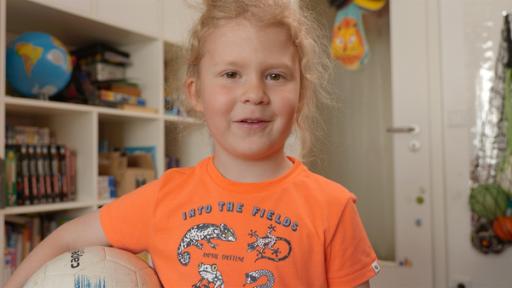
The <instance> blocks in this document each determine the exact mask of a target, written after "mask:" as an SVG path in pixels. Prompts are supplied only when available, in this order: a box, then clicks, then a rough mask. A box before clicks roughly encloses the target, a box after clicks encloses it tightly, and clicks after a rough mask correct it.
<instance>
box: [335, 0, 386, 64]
mask: <svg viewBox="0 0 512 288" xmlns="http://www.w3.org/2000/svg"><path fill="white" fill-rule="evenodd" d="M329 3H330V4H331V6H333V7H334V8H336V9H338V14H336V20H335V21H334V27H333V30H332V40H331V56H332V57H333V58H334V59H336V60H338V61H339V62H340V63H341V65H343V67H344V68H345V69H347V70H357V69H359V68H360V67H361V66H362V65H364V64H365V63H366V62H367V61H368V57H369V56H370V48H369V46H368V41H367V40H366V33H365V29H364V25H363V19H362V15H363V12H364V11H377V10H379V9H381V8H382V7H384V5H385V4H386V0H354V1H351V0H329Z"/></svg>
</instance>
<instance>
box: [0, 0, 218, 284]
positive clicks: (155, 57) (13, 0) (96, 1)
mask: <svg viewBox="0 0 512 288" xmlns="http://www.w3.org/2000/svg"><path fill="white" fill-rule="evenodd" d="M185 2H186V1H185V0H81V1H68V0H32V1H30V0H0V123H1V124H0V157H2V158H4V157H5V125H6V124H7V123H9V122H10V121H13V120H12V119H23V123H25V124H29V125H34V126H46V127H50V128H51V130H52V131H54V132H55V135H56V138H57V142H58V143H62V144H66V145H67V146H69V147H70V148H72V149H74V150H76V151H77V167H78V170H77V175H78V177H77V199H76V201H74V202H66V203H55V204H41V205H31V206H20V207H8V208H4V209H0V234H1V235H0V247H2V249H3V247H5V243H4V242H5V229H4V227H5V216H7V215H26V214H35V213H63V214H66V215H73V216H76V215H80V214H83V213H85V212H87V211H91V210H94V209H98V207H99V206H101V205H104V204H105V203H108V202H109V201H110V200H101V201H100V200H98V198H97V195H98V193H97V188H96V183H97V177H98V142H99V139H100V137H107V138H108V139H109V140H111V141H113V142H115V143H116V144H120V145H127V146H129V145H136V146H149V145H151V146H155V147H156V151H157V153H156V161H157V163H156V168H157V176H160V175H161V174H162V173H163V172H164V169H165V155H166V154H167V153H173V155H177V156H179V157H180V159H181V164H182V166H189V165H193V164H195V163H197V161H198V160H200V159H202V158H203V157H205V156H206V155H207V154H209V152H210V141H209V139H208V135H207V131H206V128H205V127H204V125H202V123H201V121H198V120H196V119H193V118H184V117H178V116H170V115H166V114H164V86H165V85H166V79H165V77H164V63H165V59H167V57H175V55H168V54H169V53H172V51H174V50H173V49H168V48H169V47H181V46H182V45H183V44H184V41H185V38H186V35H187V32H188V29H189V27H190V25H191V24H192V23H193V21H194V19H196V18H197V15H198V13H197V11H194V10H193V9H192V7H189V6H187V4H185ZM26 31H42V32H45V33H49V34H51V35H53V36H55V37H57V38H58V39H60V40H61V41H62V42H63V43H64V44H65V45H66V46H68V48H75V47H79V46H83V45H86V44H89V43H93V42H97V41H100V42H105V43H107V44H110V45H112V46H115V47H118V48H119V49H121V50H125V51H127V52H129V53H130V54H131V58H132V61H133V65H131V66H130V67H129V68H128V70H127V75H128V77H129V78H131V79H135V80H136V81H137V82H138V83H139V84H140V86H141V88H142V95H143V97H144V98H145V99H146V102H147V105H148V107H153V108H156V110H157V113H142V112H131V111H123V110H117V109H111V108H104V107H96V106H87V105H79V104H69V103H60V102H50V101H41V100H35V99H29V98H20V97H12V96H10V95H7V91H6V76H5V51H6V45H7V43H8V41H9V40H10V39H12V38H14V37H16V36H17V35H19V34H21V33H23V32H26ZM181 63H182V62H181ZM175 68H176V70H177V71H179V70H180V69H181V70H182V68H183V67H175ZM176 77H179V75H177V76H176ZM175 80H176V82H177V83H179V81H181V80H178V79H175ZM167 81H168V79H167ZM9 124H10V123H9ZM3 266H4V261H3V260H2V261H0V271H3V270H4V269H3V268H4V267H3ZM0 277H2V275H1V273H0ZM4 281H6V279H1V278H0V286H1V283H4Z"/></svg>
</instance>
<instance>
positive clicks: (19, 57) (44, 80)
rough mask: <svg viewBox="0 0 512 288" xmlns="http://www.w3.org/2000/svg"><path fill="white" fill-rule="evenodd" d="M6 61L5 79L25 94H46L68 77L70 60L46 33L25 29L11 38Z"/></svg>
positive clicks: (49, 93)
mask: <svg viewBox="0 0 512 288" xmlns="http://www.w3.org/2000/svg"><path fill="white" fill-rule="evenodd" d="M6 63H7V65H6V70H7V71H6V73H7V81H8V82H9V84H10V85H11V86H12V87H13V88H14V89H15V90H16V91H17V92H18V93H20V94H21V95H23V96H26V97H41V98H47V97H50V96H52V95H54V94H56V93H58V92H59V91H61V90H62V89H63V88H64V87H65V86H66V84H67V83H68V81H69V79H70V78H71V71H72V63H71V57H70V56H69V53H68V51H67V50H66V47H64V45H63V44H62V42H60V41H59V40H58V39H57V38H55V37H53V36H51V35H48V34H46V33H41V32H27V33H23V34H21V35H20V36H18V37H17V38H16V39H14V40H13V41H11V42H10V43H9V45H8V46H7V59H6Z"/></svg>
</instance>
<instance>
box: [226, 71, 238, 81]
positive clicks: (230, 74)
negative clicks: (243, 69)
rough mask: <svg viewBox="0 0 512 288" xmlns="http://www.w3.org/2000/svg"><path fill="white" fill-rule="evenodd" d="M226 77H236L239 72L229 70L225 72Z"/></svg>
mask: <svg viewBox="0 0 512 288" xmlns="http://www.w3.org/2000/svg"><path fill="white" fill-rule="evenodd" d="M224 77H226V78H228V79H236V78H237V77H238V73H237V72H234V71H229V72H226V73H224Z"/></svg>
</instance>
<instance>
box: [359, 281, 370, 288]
mask: <svg viewBox="0 0 512 288" xmlns="http://www.w3.org/2000/svg"><path fill="white" fill-rule="evenodd" d="M356 288H370V281H366V282H364V283H363V284H361V285H359V286H357V287H356Z"/></svg>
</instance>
